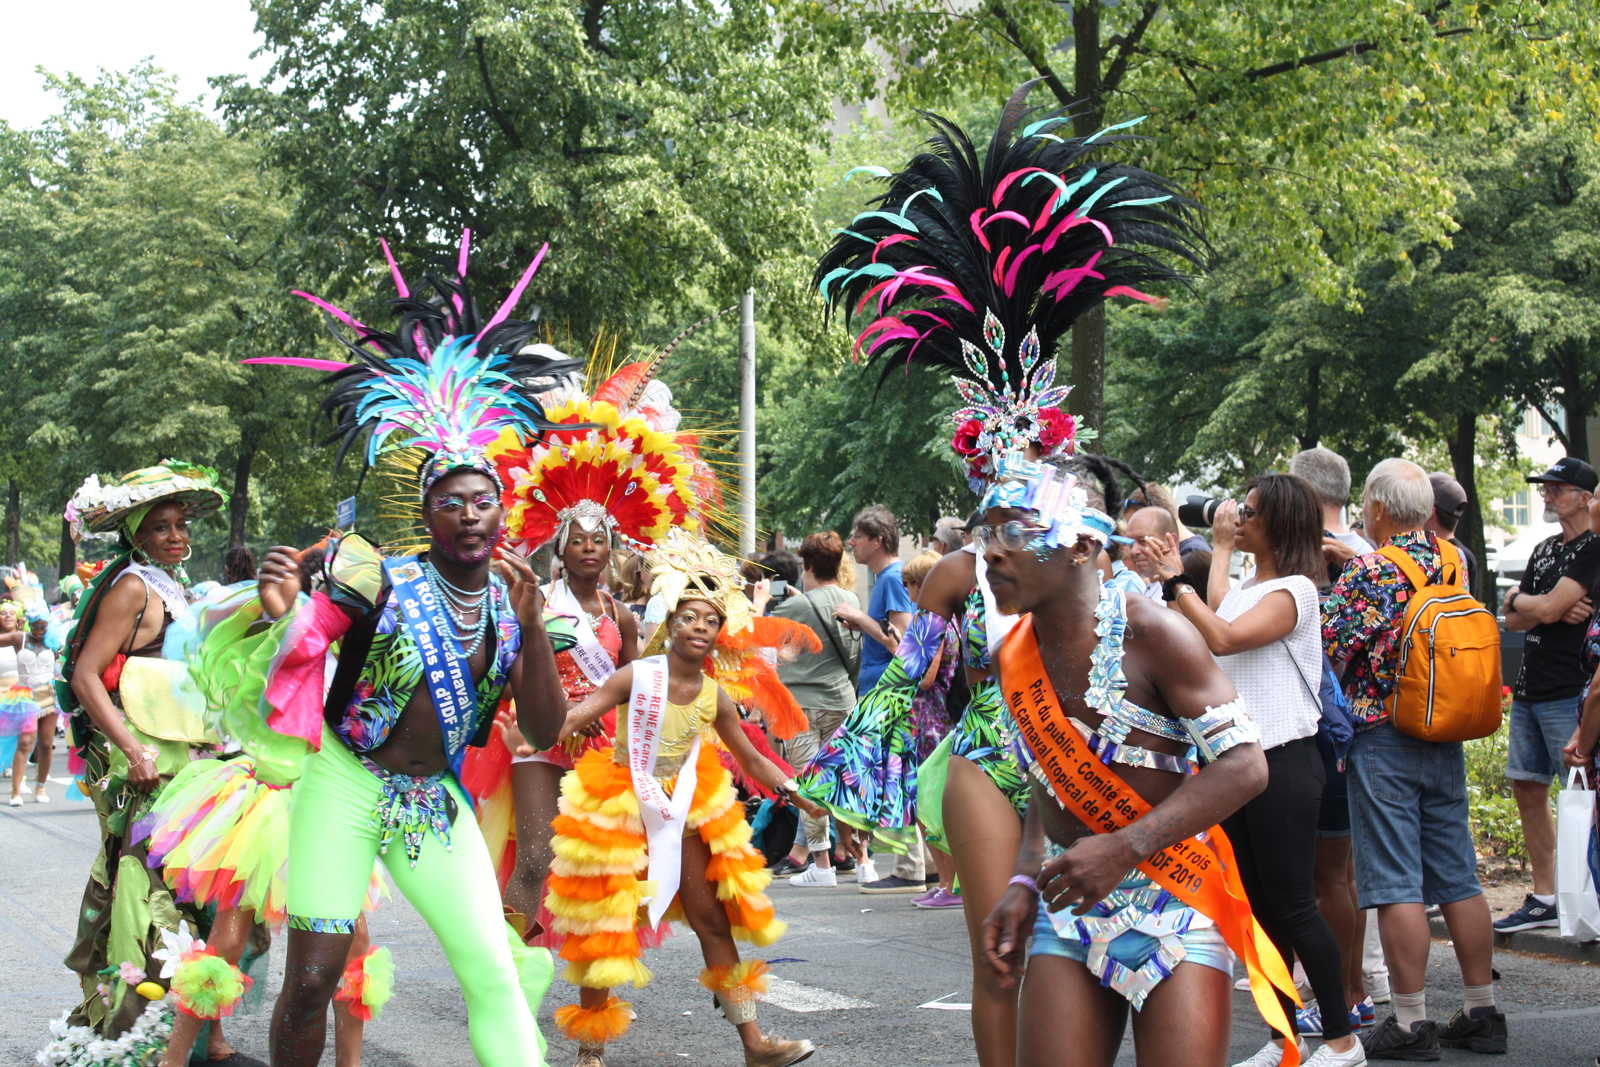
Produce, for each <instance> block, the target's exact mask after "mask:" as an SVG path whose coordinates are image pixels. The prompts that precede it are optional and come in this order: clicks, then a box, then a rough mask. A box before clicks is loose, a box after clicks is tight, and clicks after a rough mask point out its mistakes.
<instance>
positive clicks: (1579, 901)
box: [1556, 767, 1600, 941]
mask: <svg viewBox="0 0 1600 1067" xmlns="http://www.w3.org/2000/svg"><path fill="white" fill-rule="evenodd" d="M1594 801H1595V795H1594V789H1593V788H1592V786H1591V784H1590V782H1589V780H1588V776H1587V775H1586V774H1585V773H1584V772H1583V771H1582V770H1580V769H1579V768H1576V767H1574V768H1573V769H1572V773H1571V774H1570V775H1568V776H1567V788H1565V789H1563V790H1562V791H1561V793H1560V795H1559V796H1558V797H1557V798H1556V907H1557V908H1558V909H1559V911H1560V914H1561V936H1562V937H1570V938H1572V939H1574V940H1577V941H1594V940H1597V939H1600V892H1597V890H1596V888H1595V872H1594V871H1593V870H1591V869H1590V866H1589V848H1590V842H1589V835H1590V834H1592V833H1594V831H1595V807H1594Z"/></svg>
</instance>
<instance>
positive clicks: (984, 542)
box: [972, 519, 1046, 552]
mask: <svg viewBox="0 0 1600 1067" xmlns="http://www.w3.org/2000/svg"><path fill="white" fill-rule="evenodd" d="M1045 529H1046V527H1043V526H1037V525H1034V524H1032V523H1026V522H1023V521H1021V520H1020V519H1012V520H1011V521H1010V522H1002V523H992V524H990V525H988V526H979V527H977V528H976V529H974V530H973V531H972V538H973V540H975V541H977V542H978V547H979V548H981V549H984V550H985V551H987V550H988V548H989V546H990V545H995V544H998V545H999V546H1000V547H1001V549H1003V550H1004V551H1006V552H1017V551H1020V550H1021V549H1022V548H1024V547H1026V546H1027V544H1028V542H1029V541H1031V540H1033V538H1034V536H1035V535H1037V534H1041V533H1043V532H1044V531H1045Z"/></svg>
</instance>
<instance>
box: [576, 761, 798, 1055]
mask: <svg viewBox="0 0 1600 1067" xmlns="http://www.w3.org/2000/svg"><path fill="white" fill-rule="evenodd" d="M670 790H671V783H670V782H669V783H668V791H669V792H670ZM554 829H555V836H554V840H553V843H552V844H553V848H554V851H555V859H554V861H553V862H552V864H551V869H550V878H549V880H548V882H547V883H546V895H545V906H546V907H547V908H548V909H549V910H550V913H551V914H552V915H553V916H555V929H556V932H558V933H560V934H564V935H565V936H566V941H565V942H564V943H563V944H562V946H561V958H562V959H564V960H566V964H567V965H566V969H565V971H564V972H563V977H565V978H566V979H567V981H569V982H571V983H573V984H574V985H579V986H586V987H588V988H591V989H610V988H612V987H615V986H620V985H634V986H643V985H645V984H646V983H648V982H649V981H650V970H649V968H647V967H646V966H645V965H644V963H643V960H642V956H643V954H644V950H643V946H642V945H641V944H640V940H639V935H640V932H641V929H643V928H647V924H648V919H647V918H646V917H645V913H644V912H643V910H642V908H643V905H644V901H645V898H646V896H647V895H648V893H649V890H650V885H649V883H648V882H646V881H645V873H646V871H647V870H648V868H649V854H648V847H647V843H646V839H645V831H644V823H643V821H642V820H641V819H640V816H639V800H638V797H636V796H635V795H634V792H633V779H632V776H631V775H630V773H629V771H628V768H627V767H624V766H622V765H621V764H619V763H617V762H616V761H615V760H614V758H613V756H612V750H611V749H609V748H608V749H603V750H593V751H590V752H586V753H584V754H583V756H582V757H581V758H580V759H579V760H578V762H577V766H576V767H574V768H573V769H572V770H571V771H569V772H567V775H566V777H564V778H563V779H562V780H561V801H560V814H559V815H557V816H556V819H555V823H554ZM688 831H689V832H690V833H693V834H697V835H698V836H699V837H700V839H701V840H702V841H704V842H705V843H706V847H707V848H708V849H709V850H710V852H711V860H710V863H709V865H708V866H707V868H706V875H707V877H708V878H709V879H710V880H711V881H712V882H713V883H715V884H716V887H717V899H718V900H719V901H721V903H722V907H723V910H724V911H725V913H726V914H727V916H728V923H729V925H730V926H731V927H732V928H733V936H734V937H735V938H737V939H738V940H740V941H745V942H748V943H750V944H752V945H758V946H760V945H770V944H772V943H773V942H774V941H776V940H777V939H778V938H779V937H780V936H782V934H783V931H784V924H783V923H782V922H780V921H779V920H778V918H777V916H776V914H774V912H773V907H772V901H771V900H770V899H769V898H768V897H767V895H766V893H765V892H764V890H765V889H766V887H767V884H768V883H769V882H770V881H771V880H772V876H771V875H770V874H769V873H768V871H767V869H766V862H765V860H764V858H763V857H762V855H761V853H760V852H759V851H757V850H756V849H755V848H754V847H752V846H751V844H750V824H749V823H747V822H745V818H744V808H743V806H742V805H741V804H740V803H739V798H738V795H737V794H736V793H735V792H734V789H733V779H732V776H731V775H729V773H728V771H727V769H726V768H724V767H723V766H722V763H721V761H720V760H719V759H718V758H717V752H716V749H715V748H714V747H713V746H712V745H710V744H703V745H701V747H700V754H699V756H698V758H697V762H696V764H695V790H694V798H693V800H692V801H691V802H690V805H689V817H688ZM666 917H667V919H668V920H671V919H681V918H683V912H682V908H681V906H680V904H679V902H678V901H677V900H676V899H674V901H673V902H672V905H671V907H670V908H669V909H668V911H667V916H666ZM721 970H727V969H726V968H723V969H721ZM733 970H734V972H736V973H730V974H727V975H724V974H721V973H718V974H711V973H710V969H708V972H707V974H706V975H702V981H703V982H707V983H708V984H710V983H714V984H715V986H716V987H717V991H719V992H721V993H723V994H724V995H725V996H728V997H729V998H731V999H741V998H742V997H748V996H752V995H754V994H755V993H757V992H760V991H761V989H762V987H763V986H764V985H765V980H764V972H765V967H764V966H761V965H760V964H759V961H753V962H751V963H746V964H741V965H740V966H739V967H738V968H735V969H733ZM626 1008H627V1005H626V1004H624V1003H623V1002H622V1001H619V1000H617V999H616V998H615V997H613V998H610V999H609V1000H608V1001H607V1003H606V1004H605V1006H603V1007H601V1008H598V1009H593V1010H589V1009H583V1008H580V1007H578V1006H577V1005H572V1006H569V1007H564V1008H561V1009H559V1010H558V1011H557V1012H556V1023H557V1025H559V1026H560V1027H561V1029H562V1031H563V1032H564V1033H566V1035H567V1036H568V1037H569V1038H572V1039H574V1040H578V1041H583V1042H586V1043H590V1044H602V1043H604V1042H605V1041H606V1040H608V1039H610V1038H613V1037H616V1036H619V1035H620V1034H621V1033H622V1032H623V1031H625V1030H626V1029H627V1025H628V1019H629V1012H628V1011H627V1010H625V1009H626Z"/></svg>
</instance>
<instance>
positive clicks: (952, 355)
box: [816, 82, 1204, 494]
mask: <svg viewBox="0 0 1600 1067" xmlns="http://www.w3.org/2000/svg"><path fill="white" fill-rule="evenodd" d="M1034 84H1035V83H1034V82H1029V83H1028V84H1026V85H1023V86H1022V87H1021V88H1020V89H1018V90H1017V91H1016V92H1015V93H1014V94H1012V96H1011V99H1010V100H1009V101H1007V103H1006V106H1005V109H1004V110H1003V111H1002V113H1001V116H1000V122H999V125H998V126H997V128H996V129H995V132H994V135H993V137H992V138H991V139H990V141H989V148H988V152H987V153H986V154H985V156H984V157H983V158H982V159H980V158H979V156H978V153H977V151H976V150H975V149H974V148H973V146H972V142H971V141H970V140H969V139H968V137H967V135H966V134H965V133H964V132H963V131H962V130H961V129H960V128H959V127H957V126H956V125H955V124H954V123H952V122H950V121H949V120H948V119H945V118H941V117H940V116H938V115H932V114H927V115H926V117H927V119H928V121H929V122H930V123H931V124H932V125H933V127H934V130H935V134H934V137H933V138H932V140H931V141H930V142H929V143H928V145H927V147H926V149H925V150H924V151H923V152H921V153H919V154H918V155H917V156H916V157H915V158H913V159H912V160H911V162H910V163H908V164H907V165H906V166H905V168H904V169H902V170H901V171H900V172H899V173H893V172H890V171H888V170H886V169H884V168H882V167H857V168H856V169H855V170H853V171H851V172H850V174H847V175H846V178H847V179H848V178H849V177H850V175H851V174H855V173H858V172H864V173H867V174H871V175H873V176H874V177H877V178H879V179H882V180H884V181H886V182H887V183H888V189H887V190H886V191H885V192H884V193H883V194H882V195H880V196H879V197H878V198H877V199H876V200H874V201H873V203H872V205H871V209H870V210H868V211H864V212H862V213H861V214H859V215H857V216H856V217H855V219H854V220H853V221H852V222H851V223H850V225H849V226H846V227H844V228H843V229H840V230H838V231H836V232H835V240H834V243H833V245H832V247H830V248H829V249H828V251H827V253H826V254H825V255H824V256H823V257H822V260H821V262H820V263H819V264H818V266H817V270H816V282H817V285H818V287H819V288H820V290H821V292H822V296H823V298H824V299H825V300H826V301H827V303H828V307H829V310H830V311H832V310H834V309H838V308H843V313H844V316H845V318H846V321H847V322H848V323H849V325H850V326H851V327H852V329H854V330H855V332H856V341H855V347H854V349H853V352H854V354H856V355H857V356H858V357H861V356H864V357H865V358H866V359H868V360H871V359H882V360H883V361H884V363H885V364H886V365H885V367H884V371H883V380H887V379H888V377H889V376H890V374H891V373H892V371H893V370H894V369H895V368H896V367H900V366H908V365H910V364H919V365H923V366H932V367H938V368H941V369H943V370H945V371H947V372H948V373H949V374H950V375H951V376H952V377H953V378H954V379H955V381H956V388H957V389H958V390H959V391H960V393H961V397H962V400H963V401H964V402H965V403H964V406H963V407H962V408H961V409H960V410H958V411H957V412H956V413H955V415H954V416H953V417H954V420H955V423H956V433H955V438H954V440H953V441H952V446H953V447H954V449H955V450H956V452H957V453H958V454H960V455H961V456H962V458H963V459H964V460H965V461H966V463H967V474H968V481H969V482H970V483H971V485H972V488H973V490H974V491H975V492H977V493H980V494H981V493H983V492H984V489H985V487H986V486H988V485H989V484H990V483H991V482H992V481H993V480H994V477H995V475H996V473H997V471H998V467H999V464H1000V462H1001V460H1002V459H1003V458H1004V457H1005V456H1007V455H1009V454H1012V453H1019V452H1023V451H1025V450H1027V448H1028V446H1030V445H1031V446H1033V448H1034V449H1035V450H1036V452H1037V453H1038V454H1039V455H1041V456H1048V455H1052V454H1070V453H1071V452H1072V450H1073V449H1074V447H1075V444H1076V441H1077V440H1078V438H1079V437H1080V436H1086V434H1085V435H1080V433H1079V428H1078V426H1077V423H1076V420H1075V419H1074V418H1073V417H1072V416H1071V415H1069V414H1067V413H1066V412H1065V411H1064V410H1063V408H1062V404H1063V403H1064V401H1065V400H1066V397H1067V393H1068V391H1069V388H1070V387H1068V386H1065V385H1057V384H1055V374H1056V369H1055V353H1056V343H1057V341H1058V340H1059V339H1060V338H1061V337H1062V335H1064V334H1065V333H1066V331H1067V330H1068V328H1070V327H1071V325H1072V323H1073V322H1074V321H1075V320H1076V319H1077V318H1078V317H1079V316H1080V315H1082V314H1083V313H1084V312H1085V311H1088V310H1089V309H1090V308H1093V307H1095V306H1096V305H1098V304H1100V303H1102V302H1103V301H1105V300H1107V299H1110V298H1128V299H1133V300H1140V301H1145V302H1149V303H1157V302H1158V301H1157V299H1156V298H1155V297H1152V296H1150V295H1149V294H1148V293H1146V292H1144V291H1143V289H1142V288H1141V287H1142V286H1145V285H1148V284H1150V283H1152V282H1161V281H1168V280H1173V279H1178V278H1180V277H1181V275H1180V274H1179V272H1178V270H1177V269H1176V268H1175V267H1174V266H1173V265H1172V264H1173V263H1174V261H1188V262H1189V263H1192V264H1196V265H1199V264H1200V262H1201V258H1202V251H1203V247H1204V242H1203V239H1202V237H1201V236H1200V233H1199V230H1198V227H1197V224H1196V218H1195V208H1194V205H1193V204H1192V203H1191V202H1190V201H1188V200H1186V199H1184V198H1183V197H1181V196H1180V195H1178V193H1177V192H1176V191H1175V190H1174V189H1173V188H1172V187H1171V186H1170V185H1168V183H1167V182H1166V181H1165V180H1163V179H1161V178H1159V177H1157V176H1155V175H1153V174H1150V173H1149V172H1147V171H1144V170H1140V169H1139V168H1137V167H1132V166H1128V165H1127V164H1123V163H1110V162H1105V161H1103V160H1101V159H1100V158H1098V157H1099V156H1100V155H1101V154H1103V153H1104V152H1105V151H1106V150H1107V149H1109V148H1111V147H1112V146H1114V145H1117V144H1119V143H1122V142H1126V141H1130V140H1133V138H1131V137H1129V136H1127V135H1121V134H1118V132H1117V131H1120V130H1123V129H1126V128H1128V127H1131V126H1133V125H1135V124H1136V123H1137V122H1139V121H1140V120H1138V119H1135V120H1133V121H1131V122H1125V123H1121V124H1119V125H1116V126H1111V127H1108V128H1106V129H1104V130H1101V131H1100V132H1098V133H1096V134H1093V135H1092V136H1089V137H1082V138H1073V137H1064V136H1062V135H1061V134H1059V133H1058V132H1056V131H1057V130H1058V129H1059V128H1061V127H1062V126H1063V125H1064V124H1066V123H1068V122H1070V121H1071V116H1070V115H1068V114H1064V113H1062V112H1059V111H1057V112H1051V113H1049V114H1046V115H1044V116H1042V117H1037V118H1035V120H1034V121H1031V122H1029V123H1027V125H1024V120H1026V119H1028V118H1030V117H1031V115H1032V114H1033V113H1031V112H1030V111H1029V110H1028V109H1027V107H1026V106H1025V104H1026V98H1027V94H1028V91H1029V90H1030V89H1031V88H1032V87H1033V85H1034Z"/></svg>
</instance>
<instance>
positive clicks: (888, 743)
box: [799, 610, 950, 850]
mask: <svg viewBox="0 0 1600 1067" xmlns="http://www.w3.org/2000/svg"><path fill="white" fill-rule="evenodd" d="M949 628H950V624H949V623H948V622H947V621H946V620H945V619H944V618H942V617H941V616H939V615H936V614H934V613H933V612H931V611H925V610H919V611H918V612H917V613H916V614H915V615H914V616H912V618H911V625H910V626H908V627H906V635H905V637H903V638H901V640H900V646H899V648H898V649H896V651H895V654H894V657H893V658H892V659H890V660H889V665H888V666H887V667H885V668H884V670H883V674H882V675H880V676H879V678H878V683H877V684H876V685H874V686H873V687H872V688H871V689H869V690H868V691H867V692H865V693H863V694H861V696H860V699H859V700H858V701H857V702H856V706H855V708H854V709H853V710H852V711H851V712H850V714H849V715H847V716H846V717H845V720H844V724H843V725H841V726H840V727H839V729H838V731H836V732H835V733H834V735H833V736H832V737H830V738H826V739H824V740H823V743H822V747H821V748H820V749H819V750H818V752H817V755H816V757H815V758H814V759H813V760H812V761H811V763H810V764H809V765H807V766H806V767H805V769H804V770H803V771H802V772H801V773H800V776H799V782H800V791H801V792H802V793H804V794H805V795H806V796H807V797H809V798H811V799H812V800H813V801H815V802H816V803H818V804H821V805H822V806H823V807H825V808H827V809H828V810H829V812H831V813H832V814H833V815H834V816H835V817H836V818H838V819H839V820H840V821H841V822H844V823H847V824H849V825H850V826H854V827H856V828H858V829H861V830H867V831H871V832H873V833H875V834H876V835H877V837H878V838H879V840H880V841H881V842H882V843H883V844H884V845H885V846H886V847H888V848H890V849H894V850H903V849H904V848H906V847H908V846H909V844H910V843H911V842H912V841H914V840H915V839H916V817H917V766H918V764H919V763H920V762H921V758H920V756H919V754H918V751H917V734H916V728H915V715H914V712H913V705H914V704H915V703H916V700H917V697H918V696H919V691H918V689H917V686H918V683H919V682H921V680H922V676H923V675H924V674H925V673H926V672H927V670H928V664H929V663H931V662H933V656H934V655H935V653H937V652H938V651H939V650H940V649H941V648H943V647H944V645H945V633H946V631H947V630H948V629H949ZM941 712H942V708H941Z"/></svg>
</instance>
